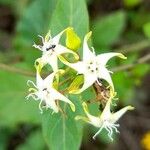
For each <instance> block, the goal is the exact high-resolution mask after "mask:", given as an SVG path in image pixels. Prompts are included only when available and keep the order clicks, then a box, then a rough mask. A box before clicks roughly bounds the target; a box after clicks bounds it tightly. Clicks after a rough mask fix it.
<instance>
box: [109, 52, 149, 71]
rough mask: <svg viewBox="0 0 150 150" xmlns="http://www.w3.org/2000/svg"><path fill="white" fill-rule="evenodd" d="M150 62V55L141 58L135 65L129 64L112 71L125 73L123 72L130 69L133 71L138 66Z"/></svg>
mask: <svg viewBox="0 0 150 150" xmlns="http://www.w3.org/2000/svg"><path fill="white" fill-rule="evenodd" d="M149 60H150V53H149V54H147V55H145V56H143V57H141V58H139V59H138V60H137V61H136V62H135V63H133V64H127V65H121V66H118V67H115V68H113V69H111V70H112V71H113V72H119V71H123V70H128V69H132V68H133V67H135V66H137V65H138V64H142V63H145V62H147V61H149Z"/></svg>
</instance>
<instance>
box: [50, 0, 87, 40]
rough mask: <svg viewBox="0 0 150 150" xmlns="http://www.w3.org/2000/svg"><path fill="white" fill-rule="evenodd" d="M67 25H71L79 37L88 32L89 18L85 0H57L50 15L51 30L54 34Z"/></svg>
mask: <svg viewBox="0 0 150 150" xmlns="http://www.w3.org/2000/svg"><path fill="white" fill-rule="evenodd" d="M81 14H82V15H81ZM67 27H73V28H74V30H75V32H76V33H77V35H79V37H80V38H83V37H84V35H85V34H86V33H87V32H88V30H89V18H88V12H87V8H86V3H85V0H67V1H66V0H59V1H58V3H57V7H56V9H55V11H54V13H53V16H52V21H51V26H50V28H51V31H52V33H53V34H56V33H58V32H60V31H62V30H63V29H65V28H67Z"/></svg>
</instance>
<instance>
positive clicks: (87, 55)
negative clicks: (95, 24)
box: [83, 32, 95, 61]
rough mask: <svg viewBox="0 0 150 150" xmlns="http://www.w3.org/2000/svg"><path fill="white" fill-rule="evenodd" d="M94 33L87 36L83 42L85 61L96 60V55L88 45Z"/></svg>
mask: <svg viewBox="0 0 150 150" xmlns="http://www.w3.org/2000/svg"><path fill="white" fill-rule="evenodd" d="M91 34H92V32H89V33H87V34H86V36H85V38H84V42H83V61H90V60H91V59H92V58H95V54H94V53H93V52H92V51H91V50H90V49H89V46H88V44H87V41H88V39H89V38H90V37H91Z"/></svg>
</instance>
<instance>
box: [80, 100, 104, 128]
mask: <svg viewBox="0 0 150 150" xmlns="http://www.w3.org/2000/svg"><path fill="white" fill-rule="evenodd" d="M82 106H83V109H84V112H85V113H86V115H87V117H88V119H89V123H90V124H92V125H93V126H95V127H100V126H101V125H102V122H101V120H100V118H99V117H95V116H93V115H91V114H90V113H89V110H88V107H87V104H86V103H85V102H83V103H82Z"/></svg>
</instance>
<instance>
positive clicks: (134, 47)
mask: <svg viewBox="0 0 150 150" xmlns="http://www.w3.org/2000/svg"><path fill="white" fill-rule="evenodd" d="M147 47H150V40H143V41H141V42H138V43H134V44H130V45H126V46H123V47H121V48H119V49H118V50H116V51H117V52H120V53H123V54H126V53H129V52H137V51H140V50H143V49H145V48H147Z"/></svg>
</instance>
